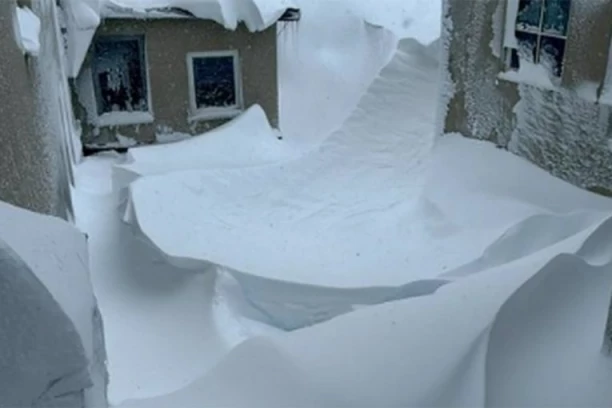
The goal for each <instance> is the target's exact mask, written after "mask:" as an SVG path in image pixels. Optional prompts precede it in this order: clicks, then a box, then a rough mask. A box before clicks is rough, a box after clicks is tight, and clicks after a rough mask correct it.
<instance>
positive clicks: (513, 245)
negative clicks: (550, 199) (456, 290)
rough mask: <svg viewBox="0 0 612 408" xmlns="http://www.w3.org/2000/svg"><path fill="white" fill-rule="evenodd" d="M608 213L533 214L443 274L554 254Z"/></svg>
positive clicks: (455, 275) (464, 272) (459, 273)
mask: <svg viewBox="0 0 612 408" xmlns="http://www.w3.org/2000/svg"><path fill="white" fill-rule="evenodd" d="M607 214H608V213H603V212H593V211H582V212H575V213H570V214H535V215H532V216H529V217H527V218H526V219H524V220H522V221H520V222H518V223H517V224H515V225H513V226H512V227H510V228H509V229H507V230H506V231H505V232H504V233H503V234H502V235H501V236H500V237H499V238H498V239H497V240H496V241H495V242H493V243H492V244H491V245H489V246H488V247H487V248H486V249H485V251H484V253H483V254H482V256H481V257H479V258H478V259H475V260H474V261H472V262H470V263H468V264H465V265H462V266H460V267H458V268H456V269H454V270H452V271H450V272H447V273H445V274H444V275H443V277H445V278H454V279H456V278H460V277H463V276H466V275H471V274H474V273H478V272H481V271H483V270H487V269H491V268H493V267H496V266H499V265H502V264H505V263H510V262H513V261H516V260H518V259H520V258H524V257H527V256H529V255H532V254H534V253H536V252H539V251H549V250H552V251H555V245H556V244H557V243H560V242H563V241H564V240H566V239H570V238H572V237H574V236H575V235H577V234H578V233H580V232H581V231H584V230H585V229H586V228H588V226H590V225H592V224H593V223H594V222H596V221H598V220H601V219H602V217H605V216H607Z"/></svg>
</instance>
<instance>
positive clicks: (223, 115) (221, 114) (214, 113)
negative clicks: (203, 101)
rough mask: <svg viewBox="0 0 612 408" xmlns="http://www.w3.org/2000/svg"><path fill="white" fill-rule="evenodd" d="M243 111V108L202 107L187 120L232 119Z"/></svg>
mask: <svg viewBox="0 0 612 408" xmlns="http://www.w3.org/2000/svg"><path fill="white" fill-rule="evenodd" d="M241 113H242V109H240V108H223V109H219V108H209V109H201V110H198V111H196V112H193V113H191V114H190V115H189V117H188V118H187V120H188V121H189V122H198V121H205V120H215V119H231V118H234V117H236V116H238V115H240V114H241Z"/></svg>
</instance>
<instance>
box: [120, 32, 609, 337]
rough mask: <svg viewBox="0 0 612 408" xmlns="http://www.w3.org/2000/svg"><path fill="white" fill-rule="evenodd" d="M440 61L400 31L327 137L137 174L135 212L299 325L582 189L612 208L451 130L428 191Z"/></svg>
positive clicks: (276, 321)
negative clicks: (253, 159) (284, 156)
mask: <svg viewBox="0 0 612 408" xmlns="http://www.w3.org/2000/svg"><path fill="white" fill-rule="evenodd" d="M436 68H437V65H436V62H435V60H433V59H432V58H431V56H430V54H429V50H428V49H427V48H426V47H424V46H422V45H420V44H419V43H417V42H416V41H414V40H403V41H402V42H401V44H400V49H399V50H398V53H397V55H396V56H395V58H394V59H393V61H391V63H390V64H389V65H388V66H387V67H386V68H385V69H384V70H383V71H382V72H381V74H380V76H379V78H377V79H376V80H375V82H374V83H373V84H372V86H371V87H370V90H369V91H368V92H367V93H366V95H365V96H364V97H363V98H362V100H361V102H360V103H359V105H358V107H357V109H356V111H355V113H354V114H353V115H352V116H351V118H349V120H348V121H347V122H346V123H345V125H344V126H343V127H342V128H341V129H340V130H338V131H337V132H335V133H334V134H333V135H331V136H330V137H329V138H328V139H327V140H326V141H325V142H324V143H323V144H322V145H321V147H320V148H319V149H318V150H316V151H314V152H311V153H310V154H307V155H305V156H303V157H302V158H300V159H298V160H296V161H293V162H289V163H286V164H282V165H276V166H268V167H265V168H257V169H231V170H209V171H202V170H199V171H184V172H176V173H168V174H160V175H156V176H150V177H143V178H140V179H139V180H137V181H136V182H135V183H133V184H132V185H131V187H130V202H129V205H128V209H127V211H126V216H125V219H126V220H127V221H128V222H130V223H132V224H134V225H135V226H136V227H137V228H139V229H140V230H141V231H142V232H143V233H144V235H145V236H146V237H147V239H148V240H150V242H152V243H153V244H154V245H155V246H156V247H157V248H159V249H160V250H161V251H162V253H163V254H164V255H165V256H166V257H167V259H169V260H170V261H171V262H172V263H173V264H175V265H177V266H180V267H186V268H193V269H196V270H198V269H199V270H204V269H208V268H210V267H211V266H215V265H220V266H222V267H223V269H224V270H227V271H230V272H231V273H232V274H233V276H234V277H235V278H236V279H237V280H238V281H239V282H240V283H241V285H242V286H243V290H244V291H245V294H246V296H247V297H248V298H249V300H250V301H251V303H252V304H253V305H254V306H255V307H256V308H258V310H259V311H260V312H261V313H262V314H263V315H265V316H266V320H265V321H266V322H267V323H270V324H272V325H274V326H277V327H281V328H284V329H296V328H299V327H304V326H307V325H310V324H313V323H316V322H319V321H323V320H326V319H329V318H331V317H333V316H335V315H338V314H341V313H345V312H347V311H350V310H353V309H354V308H355V307H358V306H359V305H364V304H375V303H379V302H381V301H383V300H390V299H398V298H401V297H402V296H403V297H410V296H417V295H423V294H428V293H431V292H432V291H435V290H436V288H437V287H439V286H440V285H441V284H442V283H443V282H441V281H440V280H439V279H438V277H439V276H440V275H441V274H443V273H446V272H448V270H450V269H452V268H453V267H456V266H459V265H461V264H463V263H467V262H469V261H471V260H473V259H474V258H476V257H477V256H478V255H480V254H481V253H482V251H483V250H484V249H485V247H486V246H487V245H488V243H490V242H491V241H492V240H494V239H496V238H498V237H499V236H500V235H501V234H502V233H503V232H504V231H505V230H506V229H507V228H508V227H509V226H510V225H512V224H513V223H515V222H517V221H519V220H521V219H524V218H525V217H528V216H531V215H534V214H537V213H538V212H541V211H542V209H546V210H547V211H559V210H563V208H561V207H563V206H564V208H565V209H568V208H570V202H572V200H573V201H574V202H576V201H578V202H582V203H583V204H585V205H587V204H588V206H589V207H587V208H592V207H594V206H595V207H597V206H599V207H600V208H610V206H609V201H608V200H605V199H601V200H599V199H595V198H592V195H591V194H589V193H583V192H577V189H575V188H573V187H570V186H568V185H567V184H566V183H563V182H561V181H557V180H555V179H554V178H553V177H551V176H549V175H548V174H546V173H545V172H544V171H541V170H537V169H535V168H534V167H532V166H530V165H529V164H528V163H527V162H525V161H524V160H521V159H519V158H517V157H514V156H512V155H508V154H507V152H501V151H498V150H497V149H495V147H494V146H488V145H485V146H480V145H478V144H474V147H473V148H472V147H470V146H472V144H471V142H468V141H464V140H462V139H460V138H459V137H453V136H448V137H447V138H444V140H443V142H441V145H440V147H439V149H440V152H439V153H438V154H437V155H436V157H437V158H434V163H433V164H432V166H431V168H432V169H433V170H432V175H431V179H430V180H429V183H430V184H431V185H436V186H438V187H436V188H434V189H433V190H432V189H431V188H428V189H426V192H427V194H426V196H425V198H424V199H421V195H422V190H423V184H424V182H425V179H426V171H427V163H428V161H429V156H430V151H431V147H432V144H433V126H434V123H435V121H434V118H433V116H434V109H433V108H432V107H433V106H435V95H436V80H437V70H436ZM381 107H382V109H381ZM466 143H467V145H466ZM445 146H451V147H448V149H449V150H447V148H445ZM498 156H500V157H498ZM468 163H469V164H470V166H469V167H468V166H466V165H467V164H468ZM500 163H503V164H504V165H505V166H504V167H501V166H500ZM491 168H496V169H498V170H497V171H496V172H492V171H491ZM440 169H444V173H443V174H442V173H441V171H442V170H440ZM517 174H525V176H526V177H524V178H520V179H516V178H515V176H516V175H517ZM485 177H489V178H490V180H488V181H487V179H486V178H485ZM481 179H482V180H481ZM525 180H535V181H534V182H533V183H526V182H525ZM462 181H463V182H462ZM542 185H547V188H546V189H545V191H543V190H542V188H541V186H542ZM489 187H490V188H489ZM429 190H431V191H429ZM532 190H538V191H536V193H533V194H532ZM521 191H523V192H526V193H528V196H529V200H521V195H520V194H521ZM513 193H514V194H516V196H515V197H514V198H511V199H508V197H511V194H513ZM532 196H533V197H542V198H546V199H547V201H546V202H539V201H537V200H536V201H530V200H532V198H531V197H532ZM583 196H584V197H583ZM451 197H452V198H451ZM468 197H469V198H468ZM567 197H576V198H571V199H570V198H567ZM578 197H583V198H581V199H580V200H579V199H578ZM534 199H535V198H534ZM500 212H501V214H503V216H500ZM562 212H563V211H562ZM194 214H197V216H195V215H194ZM159 219H164V220H166V221H167V222H165V223H163V224H162V223H159V222H158V221H157V220H159ZM178 236H180V237H182V239H181V240H177V239H176V237H178ZM408 283H412V285H413V286H405V285H406V284H408ZM414 285H416V286H414ZM424 287H425V288H427V289H426V290H424V289H423V288H424ZM284 294H290V295H284Z"/></svg>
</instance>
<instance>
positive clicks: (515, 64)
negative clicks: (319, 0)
mask: <svg viewBox="0 0 612 408" xmlns="http://www.w3.org/2000/svg"><path fill="white" fill-rule="evenodd" d="M519 61H520V60H519V53H518V50H515V49H513V48H512V49H510V68H511V69H514V70H517V69H519Z"/></svg>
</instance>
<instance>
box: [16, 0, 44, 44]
mask: <svg viewBox="0 0 612 408" xmlns="http://www.w3.org/2000/svg"><path fill="white" fill-rule="evenodd" d="M17 22H18V26H19V39H18V41H17V42H18V43H19V45H20V47H21V48H22V50H23V52H24V53H27V54H30V55H33V56H37V55H38V53H39V52H40V39H39V38H40V20H39V18H38V16H37V15H36V14H34V12H33V11H32V10H30V9H29V8H27V7H17Z"/></svg>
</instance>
